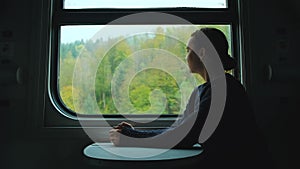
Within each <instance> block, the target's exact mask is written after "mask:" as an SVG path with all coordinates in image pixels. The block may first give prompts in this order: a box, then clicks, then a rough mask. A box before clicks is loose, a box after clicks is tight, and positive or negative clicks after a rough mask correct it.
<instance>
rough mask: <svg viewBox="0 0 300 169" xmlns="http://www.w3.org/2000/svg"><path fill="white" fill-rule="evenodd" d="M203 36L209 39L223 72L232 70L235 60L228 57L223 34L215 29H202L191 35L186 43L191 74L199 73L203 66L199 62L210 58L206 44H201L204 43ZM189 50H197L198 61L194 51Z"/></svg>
mask: <svg viewBox="0 0 300 169" xmlns="http://www.w3.org/2000/svg"><path fill="white" fill-rule="evenodd" d="M204 35H205V36H206V37H207V38H208V39H209V41H210V43H211V44H212V45H213V46H214V48H215V50H216V51H217V53H218V55H219V58H220V60H221V62H222V64H223V67H224V70H231V69H233V68H234V67H235V65H236V64H235V60H234V59H233V58H232V57H230V56H229V55H228V48H229V45H228V42H227V39H226V36H225V35H224V34H223V32H222V31H220V30H219V29H216V28H202V29H200V30H197V31H195V32H194V33H192V35H191V38H190V40H189V42H188V47H187V49H188V55H187V59H188V64H189V66H190V68H191V71H192V72H193V73H199V71H200V70H202V69H204V65H203V63H202V61H201V60H202V59H204V58H205V57H209V56H210V53H209V52H208V50H206V49H207V48H208V46H207V43H205V42H203V41H205V40H204V38H203V36H204ZM191 49H193V50H198V51H197V52H196V53H197V54H198V55H199V57H200V59H199V57H198V56H197V54H196V53H195V52H194V51H190V50H191ZM189 51H190V54H189ZM205 59H207V58H205Z"/></svg>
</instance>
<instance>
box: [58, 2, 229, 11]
mask: <svg viewBox="0 0 300 169" xmlns="http://www.w3.org/2000/svg"><path fill="white" fill-rule="evenodd" d="M178 7H191V8H227V1H226V0H151V1H149V0H84V1H83V0H65V1H64V8H65V9H87V8H119V9H120V8H131V9H132V8H178Z"/></svg>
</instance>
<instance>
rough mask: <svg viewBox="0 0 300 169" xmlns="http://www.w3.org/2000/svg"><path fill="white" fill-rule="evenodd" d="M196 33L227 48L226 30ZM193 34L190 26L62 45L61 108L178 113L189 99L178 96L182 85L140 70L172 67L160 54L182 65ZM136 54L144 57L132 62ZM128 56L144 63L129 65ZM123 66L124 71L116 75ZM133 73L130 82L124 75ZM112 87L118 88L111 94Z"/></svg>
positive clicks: (165, 75)
mask: <svg viewBox="0 0 300 169" xmlns="http://www.w3.org/2000/svg"><path fill="white" fill-rule="evenodd" d="M198 27H199V28H201V27H216V28H218V29H220V30H222V31H223V32H224V34H225V35H226V36H227V39H228V41H229V44H231V34H230V26H229V25H201V26H198ZM128 29H130V27H129V28H128ZM193 31H194V28H193V27H189V26H168V27H160V26H157V27H156V29H155V30H154V31H153V32H152V33H143V34H137V35H132V36H127V35H126V36H125V35H124V36H118V37H111V38H98V39H96V40H77V41H74V42H71V43H61V44H60V56H59V64H58V65H59V72H58V73H59V74H58V89H59V94H60V99H61V101H62V103H63V104H64V105H65V107H66V108H68V109H69V110H71V111H73V112H75V113H78V114H119V113H122V114H123V113H125V114H178V113H181V112H182V110H183V109H184V107H185V104H186V102H187V100H188V96H184V97H183V96H182V92H183V91H181V90H180V87H181V88H182V86H184V85H185V84H184V80H181V82H180V83H179V82H178V81H177V80H176V79H175V78H174V76H173V75H172V74H170V73H168V72H165V71H163V70H161V69H157V68H154V67H151V66H150V68H147V69H142V68H141V67H143V66H144V67H145V64H147V63H148V62H155V63H157V64H162V65H167V64H173V62H172V61H171V60H165V61H166V62H167V63H162V62H161V61H159V59H160V58H163V57H165V56H163V55H164V53H163V52H161V50H162V51H167V52H168V53H169V54H168V55H170V56H171V55H172V56H174V57H177V58H179V59H180V60H181V61H182V62H185V56H186V42H187V40H188V39H189V37H190V35H191V33H192V32H193ZM147 49H160V51H158V52H157V51H156V50H147ZM139 51H146V54H147V57H145V56H144V55H143V54H141V55H140V56H136V54H135V53H139ZM152 51H153V52H152ZM229 52H230V51H229ZM144 53H145V52H144ZM134 54H135V55H134ZM132 55H134V56H135V57H137V58H142V60H143V61H139V62H138V64H137V63H136V60H135V61H133V60H130V57H132ZM148 55H149V56H148ZM132 58H133V57H132ZM135 59H136V58H135ZM125 60H127V61H126V62H125ZM145 60H147V63H146V61H145ZM149 60H150V61H149ZM127 62H128V63H127ZM169 62H170V63H169ZM125 63H126V64H125ZM134 63H135V66H133V64H134ZM121 64H122V67H123V69H120V67H121V66H120V65H121ZM146 66H147V65H146ZM131 69H135V70H136V71H137V72H136V73H135V74H134V77H129V73H128V71H129V70H131ZM127 70H128V71H127ZM140 70H142V71H140ZM126 71H127V72H126ZM181 71H183V70H182V68H180V67H179V68H178V70H174V72H175V74H177V75H180V72H181ZM193 76H194V77H195V78H196V79H197V85H199V84H201V83H203V80H202V79H201V78H200V77H199V76H196V75H193ZM116 79H117V80H116ZM112 85H113V86H112ZM112 87H113V88H114V87H115V88H116V89H115V91H113V90H112ZM184 90H187V91H189V92H191V91H192V90H193V88H192V87H191V86H188V85H187V86H186V87H185V86H184ZM113 92H115V93H119V94H120V95H122V94H126V93H127V92H128V93H129V98H126V97H123V96H119V95H117V96H115V94H114V93H113ZM120 103H124V104H123V105H122V106H121V107H122V110H121V111H123V112H120V109H118V106H119V105H118V104H120ZM119 107H120V106H119ZM124 111H125V112H124Z"/></svg>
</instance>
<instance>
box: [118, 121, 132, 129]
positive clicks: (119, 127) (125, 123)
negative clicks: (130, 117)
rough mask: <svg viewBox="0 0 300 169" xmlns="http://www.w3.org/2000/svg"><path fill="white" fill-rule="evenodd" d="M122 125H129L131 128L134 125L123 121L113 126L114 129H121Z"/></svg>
mask: <svg viewBox="0 0 300 169" xmlns="http://www.w3.org/2000/svg"><path fill="white" fill-rule="evenodd" d="M123 127H130V128H131V129H134V127H133V126H132V124H130V123H127V122H125V121H123V122H121V123H119V124H118V125H117V126H114V129H122V128H123Z"/></svg>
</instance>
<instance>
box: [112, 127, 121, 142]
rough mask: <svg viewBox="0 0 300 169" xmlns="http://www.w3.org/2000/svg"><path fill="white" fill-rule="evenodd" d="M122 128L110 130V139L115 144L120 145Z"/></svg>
mask: <svg viewBox="0 0 300 169" xmlns="http://www.w3.org/2000/svg"><path fill="white" fill-rule="evenodd" d="M120 132H121V129H115V128H114V129H111V130H110V131H109V140H110V141H111V142H112V143H113V144H114V145H115V146H119V145H120V134H121V133H120Z"/></svg>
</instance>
